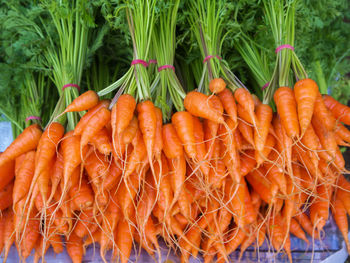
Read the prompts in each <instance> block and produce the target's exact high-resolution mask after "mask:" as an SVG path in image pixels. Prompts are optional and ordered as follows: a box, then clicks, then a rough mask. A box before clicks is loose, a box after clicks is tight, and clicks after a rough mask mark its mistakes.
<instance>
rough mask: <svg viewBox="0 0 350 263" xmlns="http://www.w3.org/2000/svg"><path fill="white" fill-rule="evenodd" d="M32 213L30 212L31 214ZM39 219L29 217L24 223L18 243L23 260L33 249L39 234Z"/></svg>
mask: <svg viewBox="0 0 350 263" xmlns="http://www.w3.org/2000/svg"><path fill="white" fill-rule="evenodd" d="M33 215H34V213H33V214H32V216H33ZM39 227H40V220H39V218H33V217H32V218H30V219H29V221H28V223H27V224H26V227H25V231H24V233H23V239H22V242H21V243H20V245H19V246H20V250H21V252H20V254H21V256H22V258H23V259H24V260H25V259H26V258H27V257H28V256H29V255H30V252H31V251H32V250H33V248H34V246H35V244H36V242H37V240H38V239H39V236H40V232H39V231H40V229H39Z"/></svg>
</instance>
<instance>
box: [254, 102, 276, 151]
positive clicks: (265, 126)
mask: <svg viewBox="0 0 350 263" xmlns="http://www.w3.org/2000/svg"><path fill="white" fill-rule="evenodd" d="M255 114H256V119H257V124H256V125H257V129H256V131H254V145H255V148H256V150H257V151H258V152H261V151H262V150H263V149H264V146H265V143H266V138H267V135H268V133H269V129H270V125H271V121H272V108H271V107H270V106H269V105H267V104H260V105H259V106H257V108H256V110H255Z"/></svg>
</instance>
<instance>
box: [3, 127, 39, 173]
mask: <svg viewBox="0 0 350 263" xmlns="http://www.w3.org/2000/svg"><path fill="white" fill-rule="evenodd" d="M41 134H42V131H41V129H40V128H39V125H37V124H32V125H30V126H29V127H27V128H25V129H24V130H23V132H22V133H21V134H20V135H19V136H18V137H17V138H16V139H15V140H14V141H13V142H12V143H11V144H10V146H9V147H7V148H6V150H5V151H4V152H3V153H2V154H1V155H0V167H1V166H2V165H4V164H5V163H6V162H9V161H11V160H15V159H16V158H17V157H18V156H20V155H22V154H24V153H26V152H29V151H32V150H35V149H36V147H37V146H38V143H39V140H40V137H41Z"/></svg>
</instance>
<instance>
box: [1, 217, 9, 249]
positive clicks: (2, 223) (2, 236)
mask: <svg viewBox="0 0 350 263" xmlns="http://www.w3.org/2000/svg"><path fill="white" fill-rule="evenodd" d="M6 213H7V211H6V212H3V213H1V214H0V233H1V235H0V253H2V250H3V248H4V244H5V240H4V235H3V233H4V231H5V225H6V224H5V223H6Z"/></svg>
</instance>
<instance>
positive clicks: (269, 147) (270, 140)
mask: <svg viewBox="0 0 350 263" xmlns="http://www.w3.org/2000/svg"><path fill="white" fill-rule="evenodd" d="M275 143H276V140H275V139H274V137H273V136H272V135H271V134H268V135H267V138H266V142H265V145H264V149H263V150H262V151H261V152H258V151H255V159H256V162H257V165H258V167H259V166H260V165H261V164H262V163H263V162H264V161H265V160H266V159H267V158H268V156H269V154H270V153H271V151H274V148H273V147H274V146H275Z"/></svg>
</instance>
